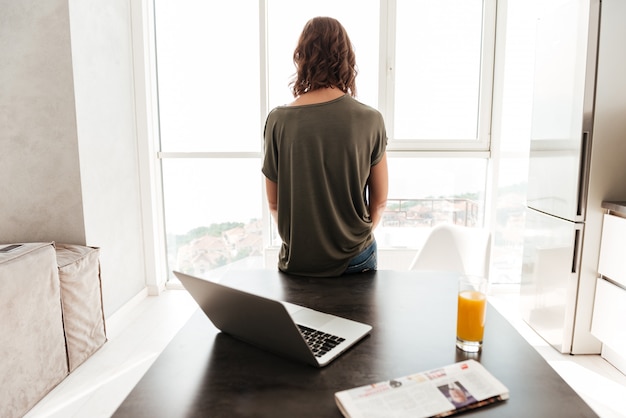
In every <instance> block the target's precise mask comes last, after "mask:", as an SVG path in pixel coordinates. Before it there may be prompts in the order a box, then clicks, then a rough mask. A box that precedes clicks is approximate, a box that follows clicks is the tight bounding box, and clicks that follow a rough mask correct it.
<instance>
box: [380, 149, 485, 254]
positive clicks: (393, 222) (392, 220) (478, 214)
mask: <svg viewBox="0 0 626 418" xmlns="http://www.w3.org/2000/svg"><path fill="white" fill-rule="evenodd" d="M486 181H487V159H485V158H412V157H399V158H398V157H396V158H394V157H393V156H391V157H390V158H389V198H388V200H387V210H386V212H385V214H384V217H383V220H382V222H381V224H380V226H379V227H378V228H377V229H376V231H375V234H376V241H377V242H378V246H379V247H380V248H420V247H421V245H422V243H423V240H424V239H425V237H426V235H427V234H428V232H429V231H430V228H431V227H433V226H435V225H437V224H439V223H455V224H459V225H466V226H478V227H482V226H483V220H484V211H485V184H486Z"/></svg>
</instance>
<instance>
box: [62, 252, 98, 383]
mask: <svg viewBox="0 0 626 418" xmlns="http://www.w3.org/2000/svg"><path fill="white" fill-rule="evenodd" d="M56 251H57V262H58V268H59V280H60V281H61V303H62V307H63V323H64V325H65V337H66V342H67V357H68V361H69V371H70V372H72V371H74V370H75V369H76V367H78V366H80V365H81V364H82V363H83V362H84V361H85V360H86V359H87V358H88V357H90V356H91V355H92V354H93V353H94V352H95V351H96V350H98V348H100V347H101V346H102V345H103V344H104V343H105V341H106V331H105V324H104V311H103V309H102V291H101V282H100V261H99V258H98V257H99V254H100V250H99V249H98V248H93V247H85V246H81V245H71V244H58V243H57V244H56Z"/></svg>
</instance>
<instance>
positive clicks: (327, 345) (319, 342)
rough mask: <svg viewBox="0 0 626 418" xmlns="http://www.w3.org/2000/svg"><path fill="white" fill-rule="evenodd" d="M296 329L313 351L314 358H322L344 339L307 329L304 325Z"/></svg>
mask: <svg viewBox="0 0 626 418" xmlns="http://www.w3.org/2000/svg"><path fill="white" fill-rule="evenodd" d="M298 328H300V333H301V334H302V336H303V337H304V339H305V340H306V342H307V344H308V345H309V347H311V351H313V354H315V357H321V356H323V355H324V354H326V353H328V352H329V351H330V350H332V349H333V348H335V347H337V345H338V344H339V343H341V342H343V341H345V338H341V337H337V336H336V335H332V334H327V333H325V332H321V331H318V330H316V329H313V328H308V327H305V326H304V325H298Z"/></svg>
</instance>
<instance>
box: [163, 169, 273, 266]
mask: <svg viewBox="0 0 626 418" xmlns="http://www.w3.org/2000/svg"><path fill="white" fill-rule="evenodd" d="M262 181H263V180H262V176H261V172H260V169H259V161H258V160H257V159H203V158H176V159H173V158H170V159H165V160H164V161H163V193H164V196H165V199H164V200H165V203H164V211H165V229H166V233H167V237H166V241H167V256H168V264H169V270H170V271H171V270H180V271H183V272H187V273H190V274H197V275H207V274H208V273H209V272H210V271H212V270H216V269H218V268H220V267H223V266H226V265H230V266H231V268H232V266H233V265H234V264H244V265H245V266H246V267H253V266H254V267H259V266H261V265H262V260H261V255H262V250H263V234H262V220H261V218H262V210H261V208H262V206H261V202H262V200H261V194H262Z"/></svg>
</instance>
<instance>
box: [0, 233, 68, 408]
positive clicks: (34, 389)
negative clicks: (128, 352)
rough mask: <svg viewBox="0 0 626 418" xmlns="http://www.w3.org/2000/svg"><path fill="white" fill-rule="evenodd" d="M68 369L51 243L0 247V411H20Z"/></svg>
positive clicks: (47, 390) (54, 255)
mask: <svg viewBox="0 0 626 418" xmlns="http://www.w3.org/2000/svg"><path fill="white" fill-rule="evenodd" d="M1 247H4V245H0V248H1ZM67 373H68V366H67V357H66V351H65V340H64V336H63V322H62V319H61V303H60V289H59V276H58V270H57V263H56V253H55V250H54V246H53V243H29V244H24V245H23V246H22V247H20V248H18V249H15V250H13V251H11V252H8V253H0V388H1V389H0V406H1V408H0V410H1V414H0V415H2V417H3V418H7V417H20V416H23V415H24V414H25V413H26V412H27V411H28V410H29V409H31V408H32V407H33V406H34V405H35V404H36V403H37V402H38V401H39V400H40V399H41V398H42V397H44V396H45V395H46V394H47V393H48V392H49V391H50V390H51V389H52V388H54V387H55V386H56V385H57V384H58V383H59V382H60V381H61V380H63V379H64V378H65V376H66V375H67Z"/></svg>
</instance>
